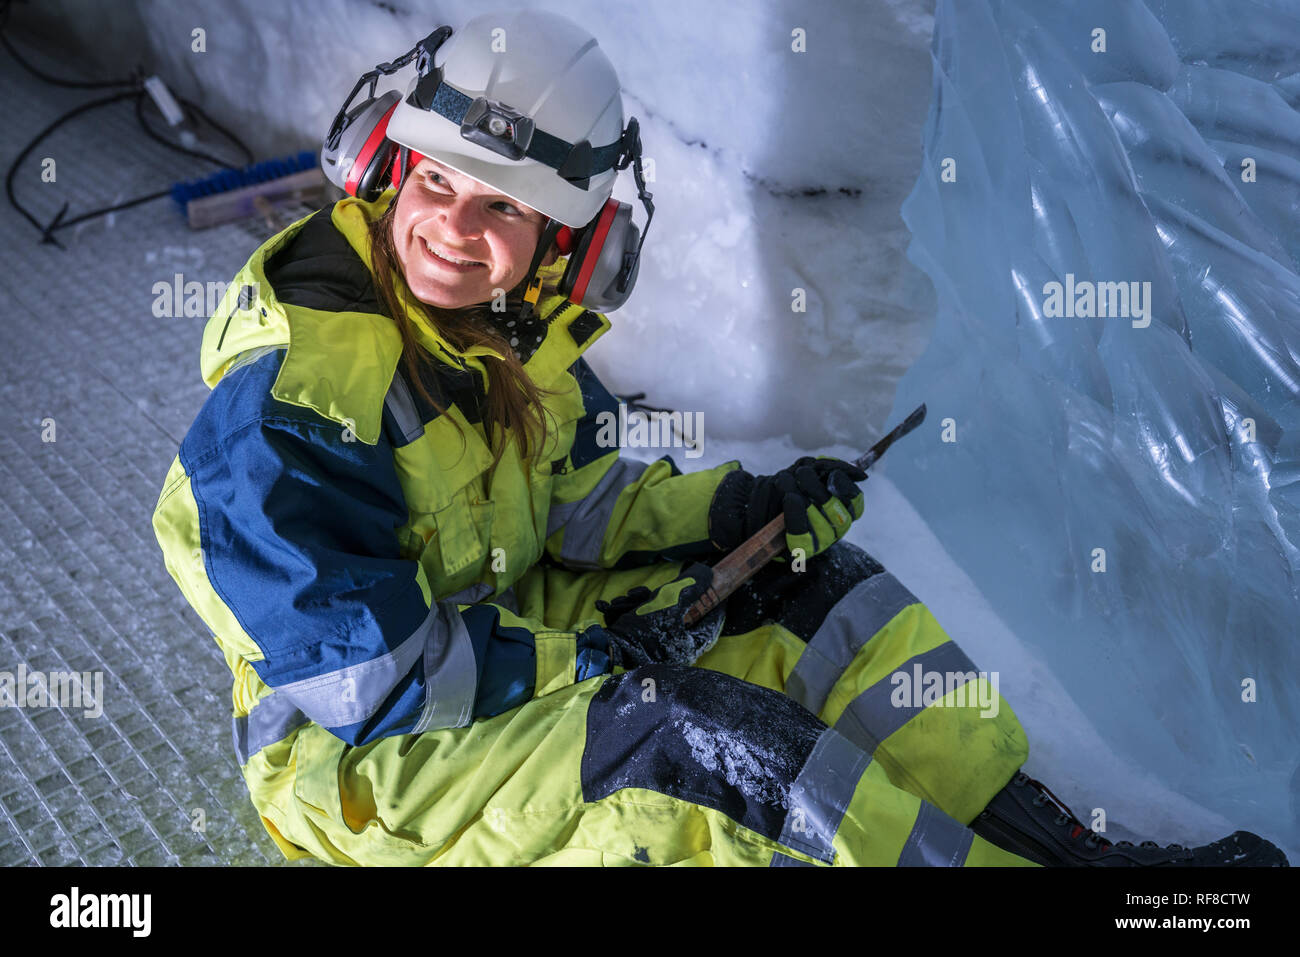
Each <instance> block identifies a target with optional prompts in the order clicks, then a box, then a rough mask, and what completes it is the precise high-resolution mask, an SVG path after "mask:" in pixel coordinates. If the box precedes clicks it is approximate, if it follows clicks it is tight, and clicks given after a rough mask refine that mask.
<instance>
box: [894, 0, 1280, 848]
mask: <svg viewBox="0 0 1300 957" xmlns="http://www.w3.org/2000/svg"><path fill="white" fill-rule="evenodd" d="M1098 31H1104V34H1103V33H1098ZM1103 43H1104V47H1103ZM932 52H933V60H934V90H933V97H932V100H931V107H930V114H929V118H928V121H927V125H926V132H925V147H924V148H925V159H924V162H923V165H922V173H921V175H920V177H919V179H918V181H917V183H916V186H915V188H914V190H913V192H912V194H911V196H910V197H909V198H908V200H907V202H906V203H905V205H904V207H903V218H904V220H905V221H906V223H907V225H908V226H909V228H910V229H911V231H912V234H913V242H912V245H911V247H910V249H909V257H910V258H911V259H912V260H913V261H914V262H915V263H916V264H917V265H918V266H920V267H921V268H922V269H924V270H925V271H926V272H927V273H928V274H929V276H930V277H931V279H932V280H933V282H934V285H935V288H936V291H937V295H938V313H937V319H936V324H935V330H934V337H933V340H932V341H931V342H930V344H929V345H928V347H927V348H926V351H925V352H924V353H923V355H922V356H921V357H920V358H919V359H918V360H917V362H916V363H915V365H914V366H913V367H912V368H911V370H910V371H909V372H908V373H907V374H906V376H904V378H903V380H902V381H901V383H900V384H899V388H898V393H897V396H896V398H895V405H894V414H893V417H892V420H894V421H897V420H898V419H900V418H901V417H902V416H903V415H905V414H906V413H907V412H909V411H910V410H911V409H912V408H914V407H915V406H916V405H918V404H919V403H921V402H926V403H927V404H928V406H929V418H928V420H927V424H926V427H925V428H923V429H922V430H921V431H919V432H918V433H916V435H915V436H914V437H913V438H911V439H909V444H908V448H907V451H906V454H899V455H898V456H897V457H896V458H893V459H891V461H890V463H889V466H888V468H889V474H890V477H891V479H892V480H893V481H894V482H896V483H897V484H898V485H899V487H900V488H901V489H902V490H903V492H904V494H905V495H907V497H908V498H909V499H910V501H911V502H912V503H913V504H914V505H915V507H916V508H917V510H918V511H919V512H920V513H921V515H922V516H923V517H924V518H925V519H926V520H927V522H928V523H929V524H930V525H931V527H932V528H933V529H934V530H935V532H936V533H937V535H938V536H939V538H940V540H941V541H942V542H943V543H944V545H945V546H946V547H947V549H948V550H949V552H950V553H951V554H952V556H953V558H954V559H955V560H956V561H957V562H958V564H959V565H961V566H962V567H963V568H964V569H965V570H966V571H967V572H968V574H970V576H971V577H972V579H973V580H974V581H975V583H976V584H977V585H978V586H979V587H980V588H981V590H982V591H983V592H984V594H985V595H986V597H987V598H988V600H989V601H990V603H991V604H992V606H993V608H994V609H995V610H996V611H997V612H998V613H999V614H1000V615H1001V616H1002V617H1003V619H1004V620H1006V621H1007V623H1008V624H1009V625H1010V626H1011V627H1012V628H1013V630H1014V631H1015V632H1016V633H1017V634H1018V635H1019V636H1020V637H1021V638H1022V639H1023V640H1025V641H1026V642H1029V643H1031V644H1032V645H1033V646H1034V647H1035V648H1036V649H1038V651H1039V652H1041V654H1042V655H1043V657H1044V658H1045V659H1046V660H1047V662H1048V664H1049V666H1050V667H1051V668H1052V670H1053V671H1054V673H1055V674H1056V675H1057V676H1058V677H1059V679H1060V680H1061V682H1062V683H1063V684H1064V685H1065V687H1066V688H1067V689H1068V691H1069V692H1070V693H1071V695H1073V696H1074V698H1075V700H1076V701H1077V702H1078V704H1079V705H1080V707H1081V708H1082V709H1083V710H1084V712H1085V713H1086V714H1087V716H1088V717H1089V718H1090V719H1091V720H1092V721H1093V722H1094V723H1095V724H1096V726H1097V728H1098V730H1099V731H1100V733H1101V734H1102V735H1103V736H1104V738H1105V739H1106V740H1107V742H1108V743H1109V744H1110V745H1111V746H1113V748H1114V749H1115V750H1116V751H1117V752H1119V753H1120V754H1122V755H1125V756H1127V757H1129V758H1131V759H1134V760H1135V761H1137V762H1138V763H1139V764H1141V765H1142V766H1144V767H1147V768H1149V769H1151V770H1152V771H1153V772H1154V773H1155V774H1157V775H1158V776H1159V777H1160V778H1161V779H1162V780H1163V781H1164V782H1165V783H1167V784H1168V785H1169V786H1171V787H1172V788H1174V789H1175V790H1177V791H1180V792H1182V793H1184V794H1186V795H1187V796H1188V797H1190V798H1192V799H1194V800H1197V801H1199V802H1201V803H1202V804H1204V805H1205V806H1207V807H1209V808H1211V809H1213V810H1216V811H1219V812H1220V813H1222V814H1223V815H1225V816H1226V817H1228V818H1229V819H1230V820H1231V821H1232V822H1233V823H1234V824H1235V825H1236V826H1237V827H1241V828H1246V829H1249V830H1253V831H1256V832H1258V833H1261V834H1263V835H1265V836H1267V837H1269V838H1270V839H1272V840H1274V841H1275V842H1277V843H1279V844H1282V845H1284V846H1289V847H1291V848H1295V847H1297V846H1300V797H1298V796H1300V767H1298V762H1300V589H1298V587H1297V572H1298V571H1300V275H1298V272H1300V265H1298V263H1300V112H1297V109H1298V108H1300V4H1296V3H1294V2H1282V0H1277V2H1262V0H1256V2H1241V0H1204V2H1199V3H1194V4H1193V3H1184V2H1181V0H1168V2H1159V0H1151V2H1149V3H1146V4H1143V3H1142V2H1140V0H1088V2H1059V0H1058V2H1054V3H1051V4H1047V3H1039V2H1033V0H939V2H938V5H937V11H936V27H935V35H934V41H933V47H932ZM1067 294H1068V295H1067ZM945 425H949V426H950V428H949V429H947V430H946V431H947V435H946V437H945V430H944V426H945ZM945 438H947V439H951V441H947V440H945ZM981 666H982V667H989V668H993V667H996V664H995V663H982V665H981ZM1029 730H1030V739H1031V742H1032V739H1033V729H1032V728H1031V729H1029ZM1098 791H1099V793H1098V794H1097V795H1096V796H1097V798H1098V799H1104V796H1105V794H1104V782H1098ZM1162 837H1164V838H1165V839H1167V840H1173V839H1176V838H1177V835H1167V836H1162ZM1295 863H1300V861H1297V862H1295Z"/></svg>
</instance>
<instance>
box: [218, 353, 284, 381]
mask: <svg viewBox="0 0 1300 957" xmlns="http://www.w3.org/2000/svg"><path fill="white" fill-rule="evenodd" d="M283 348H285V347H284V346H258V347H257V348H256V349H248V350H246V351H244V352H241V353H239V355H237V356H235V358H234V359H233V360H231V363H230V365H228V366H226V371H225V375H230V373H232V372H234V371H235V370H236V369H238V368H239V367H240V366H246V365H248V364H250V363H253V362H256V361H257V360H258V359H260V358H262V356H269V355H270V354H271V353H272V352H275V351H277V350H279V349H283Z"/></svg>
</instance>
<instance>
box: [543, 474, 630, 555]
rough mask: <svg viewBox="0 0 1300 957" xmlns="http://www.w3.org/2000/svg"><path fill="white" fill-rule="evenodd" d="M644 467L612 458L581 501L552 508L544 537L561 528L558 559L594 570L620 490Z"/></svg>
mask: <svg viewBox="0 0 1300 957" xmlns="http://www.w3.org/2000/svg"><path fill="white" fill-rule="evenodd" d="M646 468H648V466H647V465H646V463H645V462H638V461H636V460H635V459H622V458H620V459H615V460H614V464H613V465H611V466H610V467H609V471H608V472H606V473H605V474H604V476H602V477H601V480H600V481H599V482H598V483H596V487H595V488H593V489H592V490H591V491H590V492H589V493H588V494H587V496H586V497H585V498H580V499H578V501H576V502H565V503H564V504H562V505H552V506H551V510H550V513H549V514H548V515H547V519H546V537H547V538H550V537H551V536H552V535H554V534H555V533H556V532H557V531H559V530H560V529H561V528H563V529H564V544H563V546H561V548H560V558H561V560H562V561H564V562H565V564H568V565H572V566H574V567H576V568H593V569H594V568H597V567H599V566H598V565H597V564H596V562H597V559H599V558H600V546H601V545H602V544H603V543H604V541H605V530H606V529H608V528H609V520H610V517H611V516H612V515H613V514H614V505H615V503H616V502H617V501H618V497H619V495H620V494H621V493H622V491H623V489H625V488H627V487H628V486H629V485H631V484H632V483H633V482H635V481H636V480H637V479H639V478H640V477H641V473H642V472H644V471H645V470H646Z"/></svg>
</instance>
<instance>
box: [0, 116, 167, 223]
mask: <svg viewBox="0 0 1300 957" xmlns="http://www.w3.org/2000/svg"><path fill="white" fill-rule="evenodd" d="M133 96H144V94H143V93H142V92H141V91H139V90H125V91H123V92H120V93H113V94H110V95H109V96H105V97H101V98H100V99H98V100H92V101H91V102H89V103H83V104H82V105H81V106H77V107H73V108H72V109H71V110H69V111H68V112H67V113H64V114H63V115H62V116H60V117H59V118H58V119H57V120H55V121H54V122H53V123H51V124H50V125H49V126H47V127H45V129H43V130H41V131H40V132H39V133H37V134H36V136H35V137H34V138H33V139H32V141H31V142H30V143H28V144H27V145H26V146H25V147H23V151H22V152H21V153H19V154H18V157H17V158H16V159H15V160H14V161H13V163H12V164H11V165H10V166H9V173H8V174H7V175H6V176H5V194H6V195H7V196H8V197H9V203H10V205H11V206H13V208H14V209H16V210H18V212H20V213H22V214H23V216H25V217H26V218H27V221H28V222H30V223H31V224H32V225H33V226H35V227H36V228H37V229H39V230H40V231H41V236H42V237H43V239H44V240H45V241H46V242H53V243H54V244H55V245H56V246H58V245H59V244H58V242H57V241H55V240H54V237H53V236H51V235H50V232H51V230H52V229H53V228H54V223H57V222H58V221H59V220H60V219H61V218H62V217H63V211H65V210H67V208H68V205H67V203H64V204H63V210H60V212H59V214H58V216H56V217H55V218H54V223H51V224H50V226H48V227H46V226H42V225H41V223H40V221H39V220H37V218H36V217H35V216H33V215H32V214H31V213H30V212H28V211H27V210H26V209H25V208H24V207H23V206H22V204H21V203H19V202H18V197H16V196H15V195H14V176H15V175H17V173H18V167H19V166H21V165H22V162H23V160H25V159H26V158H27V154H29V153H30V152H31V151H32V150H34V149H36V147H37V146H39V145H40V142H41V140H43V139H45V137H47V136H49V135H50V134H51V133H53V132H54V131H55V130H57V129H58V128H59V127H60V126H62V125H63V124H64V123H66V122H68V120H71V119H73V118H74V117H77V116H80V115H81V114H82V113H86V112H88V111H90V110H94V109H97V108H99V107H101V106H107V105H108V104H110V103H116V102H118V101H119V100H125V99H128V98H130V97H133ZM60 248H62V247H61V246H60Z"/></svg>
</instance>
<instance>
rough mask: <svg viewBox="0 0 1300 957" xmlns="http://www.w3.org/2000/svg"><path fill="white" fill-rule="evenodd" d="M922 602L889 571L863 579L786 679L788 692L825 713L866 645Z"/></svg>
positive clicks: (835, 608) (834, 609)
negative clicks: (830, 698) (833, 691)
mask: <svg viewBox="0 0 1300 957" xmlns="http://www.w3.org/2000/svg"><path fill="white" fill-rule="evenodd" d="M917 602H918V599H917V597H916V596H915V595H913V594H912V593H911V592H910V591H908V590H907V589H906V588H905V587H903V585H902V583H900V582H899V580H898V579H897V578H895V577H894V576H893V575H891V574H889V572H880V573H878V574H875V575H872V576H871V577H870V578H868V579H867V580H866V581H863V582H859V583H858V584H857V585H856V586H854V587H853V588H852V589H851V590H850V591H849V593H848V594H847V595H845V596H844V597H843V598H841V599H840V600H839V601H837V602H836V603H835V605H834V606H833V607H832V608H831V610H830V611H829V612H828V613H827V615H826V618H825V620H824V621H822V623H821V627H820V628H818V629H817V633H816V634H815V635H813V636H812V640H811V641H809V642H808V645H807V647H805V648H804V650H803V654H801V655H800V656H799V661H798V662H797V663H796V664H795V666H794V671H792V672H791V673H790V677H789V678H788V679H787V680H786V683H785V691H786V694H788V695H789V696H790V697H791V698H793V699H794V700H795V701H798V702H799V703H800V704H801V705H803V706H804V707H805V708H807V709H808V710H809V711H811V712H812V713H813V714H821V710H822V708H824V707H825V706H826V698H827V697H828V696H829V695H830V693H831V688H833V687H835V682H837V681H839V680H840V675H842V674H844V669H845V668H847V667H848V666H849V664H850V662H852V661H853V659H854V657H855V656H856V655H857V653H858V652H859V651H860V650H861V649H862V646H863V645H865V644H866V643H867V642H868V641H870V640H871V638H872V637H873V636H875V635H876V634H877V633H878V632H879V631H880V629H882V628H884V627H885V626H886V625H887V624H889V623H890V621H892V620H893V619H894V617H895V616H896V615H897V614H898V613H899V612H900V611H902V610H903V609H904V608H906V607H907V606H908V605H915V604H917Z"/></svg>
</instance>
